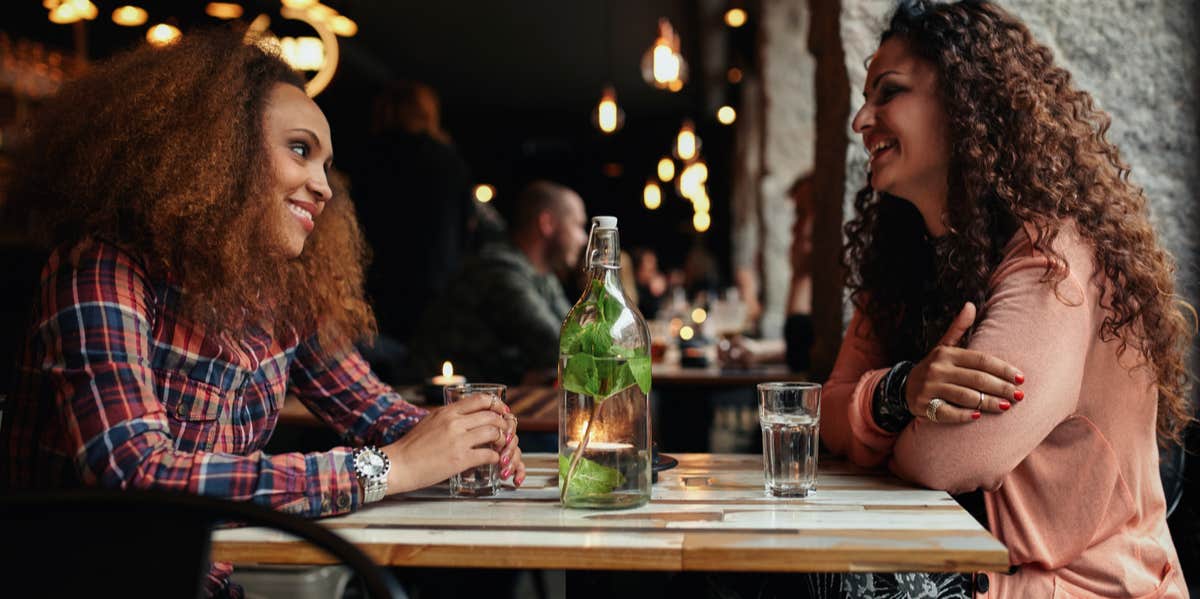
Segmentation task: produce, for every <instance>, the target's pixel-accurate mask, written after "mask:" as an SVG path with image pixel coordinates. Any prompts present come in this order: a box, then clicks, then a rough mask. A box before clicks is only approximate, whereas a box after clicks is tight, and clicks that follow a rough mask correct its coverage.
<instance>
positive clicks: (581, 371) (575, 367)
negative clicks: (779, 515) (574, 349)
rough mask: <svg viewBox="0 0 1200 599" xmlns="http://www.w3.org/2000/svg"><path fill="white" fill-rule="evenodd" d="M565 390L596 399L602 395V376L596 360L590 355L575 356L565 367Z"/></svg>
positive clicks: (568, 359) (568, 360)
mask: <svg viewBox="0 0 1200 599" xmlns="http://www.w3.org/2000/svg"><path fill="white" fill-rule="evenodd" d="M562 378H563V381H562V384H563V388H565V389H566V390H567V391H571V392H572V393H582V394H584V395H590V396H592V397H595V396H597V395H599V394H600V374H599V371H598V369H597V368H596V358H594V357H592V356H591V355H589V354H574V355H572V356H571V357H569V358H567V365H566V366H564V367H563V377H562Z"/></svg>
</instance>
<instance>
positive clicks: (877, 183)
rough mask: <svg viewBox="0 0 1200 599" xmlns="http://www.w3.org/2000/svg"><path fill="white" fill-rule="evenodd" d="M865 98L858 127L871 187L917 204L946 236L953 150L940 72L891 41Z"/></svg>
mask: <svg viewBox="0 0 1200 599" xmlns="http://www.w3.org/2000/svg"><path fill="white" fill-rule="evenodd" d="M863 96H864V97H865V98H866V102H865V103H864V104H863V107H862V108H861V109H859V111H858V114H856V115H854V122H853V127H854V131H855V132H856V133H859V134H860V135H862V139H863V145H864V146H866V149H867V153H868V154H870V157H871V158H870V176H871V180H870V184H871V187H873V188H874V189H876V190H878V191H881V192H885V193H888V194H891V195H894V196H897V197H901V198H904V199H906V200H908V201H910V202H912V203H913V204H914V205H915V206H916V207H917V209H918V210H920V212H921V215H922V216H923V217H924V219H925V224H926V227H927V228H929V232H930V233H931V234H934V235H940V234H942V233H943V232H944V230H945V226H944V225H943V224H942V223H941V215H942V213H943V212H944V211H945V207H946V194H947V186H948V183H947V178H948V176H949V170H950V144H949V141H948V140H949V134H948V130H947V124H946V120H947V118H946V111H945V109H944V108H943V106H942V100H941V96H940V95H939V92H938V74H937V70H936V68H935V67H934V65H932V64H930V63H929V62H928V61H925V60H923V59H921V58H920V57H918V56H917V55H916V54H914V53H912V51H911V50H910V49H909V45H908V43H907V42H906V41H905V40H904V39H903V38H901V37H899V36H896V37H891V38H889V39H888V40H887V41H885V42H883V44H881V45H880V46H879V50H878V51H877V52H876V53H875V56H874V57H873V58H872V59H871V64H870V67H869V68H868V69H867V87H866V89H865V90H863Z"/></svg>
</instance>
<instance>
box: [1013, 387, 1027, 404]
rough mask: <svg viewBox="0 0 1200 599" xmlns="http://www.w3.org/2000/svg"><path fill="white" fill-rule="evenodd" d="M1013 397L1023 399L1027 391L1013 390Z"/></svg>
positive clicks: (1018, 399)
mask: <svg viewBox="0 0 1200 599" xmlns="http://www.w3.org/2000/svg"><path fill="white" fill-rule="evenodd" d="M1013 399H1015V400H1017V401H1021V400H1022V399H1025V392H1024V391H1022V390H1020V389H1017V390H1016V391H1013Z"/></svg>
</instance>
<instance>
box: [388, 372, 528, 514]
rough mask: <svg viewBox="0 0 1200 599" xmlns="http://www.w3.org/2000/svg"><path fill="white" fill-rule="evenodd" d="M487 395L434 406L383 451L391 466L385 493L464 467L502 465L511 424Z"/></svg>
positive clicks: (408, 488)
mask: <svg viewBox="0 0 1200 599" xmlns="http://www.w3.org/2000/svg"><path fill="white" fill-rule="evenodd" d="M501 406H503V404H501ZM494 407H495V402H494V401H493V399H492V398H491V396H483V395H481V396H478V397H472V398H469V399H464V400H462V401H459V402H456V403H452V404H450V405H448V406H445V407H441V408H436V409H434V410H432V411H431V412H430V414H429V415H428V416H426V417H425V418H423V419H422V420H421V421H420V422H418V423H417V425H416V426H414V427H413V428H412V429H411V430H409V431H408V433H406V434H405V435H404V436H403V437H401V438H400V440H398V441H396V442H395V443H392V444H391V445H388V446H387V447H384V448H383V451H384V453H386V454H387V456H388V459H389V460H391V462H392V469H391V472H390V473H389V474H388V494H389V495H390V494H392V493H402V492H404V491H412V490H414V489H420V488H423V487H427V486H429V485H433V484H436V483H439V482H441V481H443V480H446V479H447V478H449V477H450V475H452V474H458V473H459V472H462V471H463V470H466V469H467V468H474V467H475V466H482V465H484V464H495V463H497V462H499V461H500V453H499V452H498V451H496V449H495V447H496V446H497V445H496V444H497V442H500V445H499V446H500V447H503V440H504V438H505V435H506V434H507V433H508V432H509V431H510V425H509V423H508V421H507V420H505V418H504V417H503V416H502V415H501V411H499V410H498V409H492V408H494Z"/></svg>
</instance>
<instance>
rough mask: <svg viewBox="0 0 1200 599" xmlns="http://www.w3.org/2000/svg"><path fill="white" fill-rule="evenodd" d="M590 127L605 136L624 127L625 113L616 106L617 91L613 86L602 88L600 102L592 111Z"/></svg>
mask: <svg viewBox="0 0 1200 599" xmlns="http://www.w3.org/2000/svg"><path fill="white" fill-rule="evenodd" d="M592 125H595V127H596V128H597V129H599V130H600V132H601V133H604V134H605V135H608V134H611V133H615V132H617V131H618V130H619V129H620V128H621V127H622V126H624V125H625V111H624V110H621V107H620V106H619V105H618V104H617V91H616V90H615V89H613V86H611V85H606V86H604V93H602V94H601V95H600V102H599V103H597V104H596V108H595V109H593V110H592Z"/></svg>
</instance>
